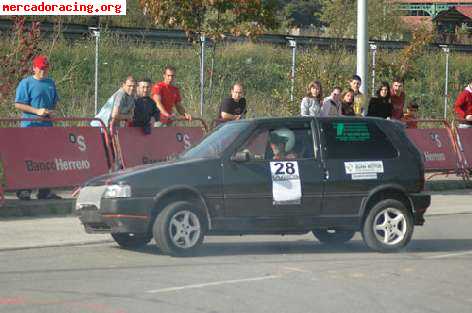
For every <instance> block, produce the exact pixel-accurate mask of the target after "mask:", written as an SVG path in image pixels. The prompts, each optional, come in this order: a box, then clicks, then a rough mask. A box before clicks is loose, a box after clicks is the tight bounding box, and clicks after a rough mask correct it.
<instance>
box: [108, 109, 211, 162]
mask: <svg viewBox="0 0 472 313" xmlns="http://www.w3.org/2000/svg"><path fill="white" fill-rule="evenodd" d="M192 120H193V121H198V122H200V123H201V124H202V127H179V126H169V127H157V128H151V133H150V134H147V135H145V134H143V131H142V129H141V128H140V127H122V128H115V127H114V126H113V125H111V134H112V146H113V149H114V153H115V164H114V169H116V170H118V169H121V168H129V167H133V166H137V165H143V164H151V163H156V162H162V161H167V160H171V159H173V158H174V157H175V156H177V154H179V153H180V152H182V151H184V150H186V149H188V148H190V147H191V146H193V145H195V144H196V143H198V142H199V141H200V140H201V139H202V138H203V135H204V133H205V132H207V131H208V127H207V125H206V123H205V121H203V120H202V119H200V118H193V119H192ZM176 121H186V120H184V119H181V118H179V119H177V120H176Z"/></svg>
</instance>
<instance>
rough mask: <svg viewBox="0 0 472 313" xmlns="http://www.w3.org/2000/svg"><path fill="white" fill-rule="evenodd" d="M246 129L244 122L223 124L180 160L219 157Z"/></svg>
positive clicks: (246, 124) (246, 125)
mask: <svg viewBox="0 0 472 313" xmlns="http://www.w3.org/2000/svg"><path fill="white" fill-rule="evenodd" d="M247 127H248V123H246V122H238V123H226V124H223V125H221V126H220V127H218V128H217V129H216V130H215V131H213V132H212V133H210V134H209V135H208V136H207V137H205V138H204V139H203V140H202V142H200V143H199V144H198V145H196V146H195V147H193V148H191V149H190V150H188V151H186V152H184V153H183V154H181V155H180V159H195V158H214V157H220V156H221V153H222V152H223V151H224V150H226V148H228V147H229V146H230V145H231V144H232V143H233V142H234V140H235V139H236V138H237V137H238V136H239V134H240V133H241V132H242V131H243V130H244V129H247Z"/></svg>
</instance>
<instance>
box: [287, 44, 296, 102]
mask: <svg viewBox="0 0 472 313" xmlns="http://www.w3.org/2000/svg"><path fill="white" fill-rule="evenodd" d="M287 40H288V46H289V47H290V48H292V71H291V75H290V80H291V83H292V85H291V86H290V101H291V102H293V92H294V90H295V67H296V57H297V42H296V41H295V40H294V39H293V38H290V37H287Z"/></svg>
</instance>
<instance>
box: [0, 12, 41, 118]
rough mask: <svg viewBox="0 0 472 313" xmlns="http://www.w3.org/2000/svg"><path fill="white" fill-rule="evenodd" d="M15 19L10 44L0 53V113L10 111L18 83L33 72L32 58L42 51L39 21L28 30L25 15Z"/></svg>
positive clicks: (33, 23)
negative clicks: (40, 47)
mask: <svg viewBox="0 0 472 313" xmlns="http://www.w3.org/2000/svg"><path fill="white" fill-rule="evenodd" d="M13 21H14V24H13V30H12V34H11V38H10V39H9V40H10V44H9V45H8V49H7V50H6V51H5V52H4V53H2V54H1V55H0V64H1V66H0V77H2V80H1V81H0V115H3V114H4V113H7V112H9V111H10V110H9V108H10V107H11V103H12V98H13V93H14V91H15V88H16V85H17V84H18V82H19V81H20V79H21V78H23V77H24V76H25V75H26V74H28V73H30V72H31V60H32V59H33V57H34V56H35V55H36V54H37V53H38V52H39V51H40V49H39V41H40V28H39V22H32V23H31V29H30V30H28V29H27V27H26V25H25V18H24V17H15V18H14V19H13ZM9 104H10V106H8V107H6V105H9Z"/></svg>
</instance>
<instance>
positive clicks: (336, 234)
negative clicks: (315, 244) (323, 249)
mask: <svg viewBox="0 0 472 313" xmlns="http://www.w3.org/2000/svg"><path fill="white" fill-rule="evenodd" d="M312 233H313V235H315V237H316V239H318V240H319V241H320V242H322V243H326V244H341V243H345V242H348V241H349V240H351V239H352V237H354V234H355V233H356V232H355V231H353V230H340V229H315V230H313V231H312Z"/></svg>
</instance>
